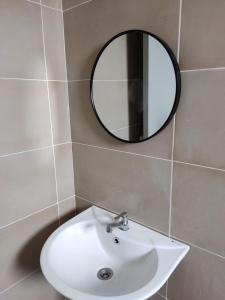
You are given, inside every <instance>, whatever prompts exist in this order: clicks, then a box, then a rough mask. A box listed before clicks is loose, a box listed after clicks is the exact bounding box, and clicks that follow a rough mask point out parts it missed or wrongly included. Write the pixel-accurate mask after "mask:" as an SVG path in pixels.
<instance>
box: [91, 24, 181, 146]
mask: <svg viewBox="0 0 225 300" xmlns="http://www.w3.org/2000/svg"><path fill="white" fill-rule="evenodd" d="M179 94H180V73H179V67H178V65H177V63H176V60H175V58H174V56H173V54H172V51H171V50H170V49H169V47H168V46H167V45H166V44H165V43H164V42H162V41H161V40H160V39H159V38H156V37H155V36H153V35H150V34H148V33H146V32H143V31H140V30H131V31H127V32H125V33H122V34H120V35H118V36H117V37H116V38H113V39H112V40H111V41H110V42H109V43H108V44H107V45H106V46H105V47H104V48H103V50H102V51H101V52H100V54H99V56H98V58H97V61H96V64H95V66H94V69H93V73H92V82H91V96H92V104H93V106H94V110H95V112H96V114H97V117H98V118H99V120H100V122H101V123H102V125H103V126H104V127H105V128H106V129H107V130H108V131H109V132H110V133H111V134H112V135H114V136H115V137H117V138H119V139H121V140H123V141H126V142H140V141H143V140H146V139H148V138H150V137H152V136H154V135H155V134H156V133H158V132H159V131H160V130H161V129H162V128H163V127H164V126H165V125H166V124H167V123H168V121H169V120H170V119H171V117H172V115H173V113H174V112H175V109H176V106H177V103H178V100H179Z"/></svg>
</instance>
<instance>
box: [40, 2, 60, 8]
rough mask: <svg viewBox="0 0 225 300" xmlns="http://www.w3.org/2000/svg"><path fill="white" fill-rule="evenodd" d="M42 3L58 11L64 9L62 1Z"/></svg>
mask: <svg viewBox="0 0 225 300" xmlns="http://www.w3.org/2000/svg"><path fill="white" fill-rule="evenodd" d="M41 3H42V4H44V5H47V6H50V7H53V8H56V9H62V0H41Z"/></svg>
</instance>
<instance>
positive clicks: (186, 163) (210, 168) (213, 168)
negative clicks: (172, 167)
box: [174, 160, 225, 172]
mask: <svg viewBox="0 0 225 300" xmlns="http://www.w3.org/2000/svg"><path fill="white" fill-rule="evenodd" d="M174 163H177V164H183V165H189V166H193V167H199V168H204V169H209V170H214V171H219V172H225V169H219V168H215V167H210V166H205V165H198V164H194V163H190V162H185V161H179V160H174Z"/></svg>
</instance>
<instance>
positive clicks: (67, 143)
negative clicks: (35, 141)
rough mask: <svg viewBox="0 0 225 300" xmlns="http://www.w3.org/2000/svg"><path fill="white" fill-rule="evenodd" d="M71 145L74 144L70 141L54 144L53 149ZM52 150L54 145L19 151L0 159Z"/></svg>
mask: <svg viewBox="0 0 225 300" xmlns="http://www.w3.org/2000/svg"><path fill="white" fill-rule="evenodd" d="M69 144H72V142H71V141H68V142H65V143H59V144H53V147H59V146H62V145H69ZM50 148H52V145H48V146H43V147H39V148H33V149H27V150H23V151H19V152H11V153H7V154H2V155H0V159H1V158H4V157H8V156H14V155H20V154H24V153H29V152H35V151H41V150H46V149H50Z"/></svg>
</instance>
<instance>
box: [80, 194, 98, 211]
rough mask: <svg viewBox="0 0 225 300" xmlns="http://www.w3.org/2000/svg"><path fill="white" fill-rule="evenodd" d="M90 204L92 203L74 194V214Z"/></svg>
mask: <svg viewBox="0 0 225 300" xmlns="http://www.w3.org/2000/svg"><path fill="white" fill-rule="evenodd" d="M92 205H94V204H92V203H91V202H88V201H86V200H84V199H82V198H80V197H77V196H76V214H79V213H81V212H83V211H84V210H86V209H88V208H89V207H91V206H92Z"/></svg>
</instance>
